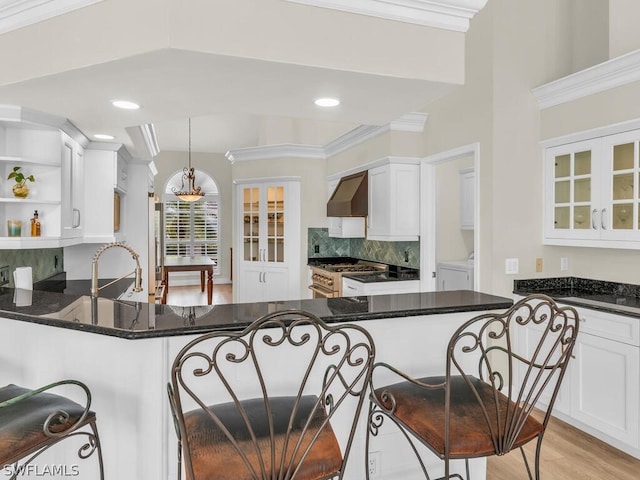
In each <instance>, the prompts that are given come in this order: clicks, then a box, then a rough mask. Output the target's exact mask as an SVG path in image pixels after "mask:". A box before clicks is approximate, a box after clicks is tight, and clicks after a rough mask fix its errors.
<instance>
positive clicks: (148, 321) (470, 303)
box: [0, 288, 513, 339]
mask: <svg viewBox="0 0 640 480" xmlns="http://www.w3.org/2000/svg"><path fill="white" fill-rule="evenodd" d="M16 294H18V295H17V296H16ZM16 300H19V301H18V304H20V305H24V306H17V305H16ZM512 304H513V301H512V300H511V299H509V298H504V297H498V296H495V295H488V294H484V293H479V292H472V291H467V290H458V291H447V292H425V293H409V294H402V295H377V296H371V297H342V298H324V299H313V300H311V299H309V300H291V301H281V302H261V303H241V304H225V305H214V306H210V305H199V306H193V307H178V306H171V305H159V304H148V303H141V302H129V301H120V300H110V299H108V298H104V297H100V298H91V297H90V296H88V295H77V294H69V293H59V292H48V291H40V290H33V291H25V290H14V289H12V288H0V317H4V319H13V320H21V321H26V322H32V323H39V324H43V325H51V326H55V327H62V328H69V329H74V330H80V331H85V332H91V333H97V334H102V335H110V336H115V337H120V338H126V339H143V338H154V337H168V336H177V335H191V334H199V333H204V332H209V331H213V330H238V329H241V328H243V327H245V326H247V325H248V324H249V323H251V322H252V321H254V320H255V319H257V318H259V317H260V316H262V315H265V314H267V313H269V312H273V311H277V310H287V309H302V310H306V311H309V312H311V313H314V314H315V315H317V316H319V317H320V318H322V319H323V320H324V321H326V322H327V323H334V322H358V321H363V320H375V319H383V318H394V317H407V316H417V315H434V314H444V313H456V312H476V311H484V310H494V309H505V308H508V307H510V306H511V305H512ZM0 321H6V320H3V319H2V318H0Z"/></svg>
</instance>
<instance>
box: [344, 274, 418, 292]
mask: <svg viewBox="0 0 640 480" xmlns="http://www.w3.org/2000/svg"><path fill="white" fill-rule="evenodd" d="M419 291H420V280H394V281H389V282H360V281H358V280H354V279H353V278H344V277H343V278H342V296H343V297H359V296H368V295H394V294H399V293H418V292H419Z"/></svg>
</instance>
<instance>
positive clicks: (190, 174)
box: [171, 118, 204, 202]
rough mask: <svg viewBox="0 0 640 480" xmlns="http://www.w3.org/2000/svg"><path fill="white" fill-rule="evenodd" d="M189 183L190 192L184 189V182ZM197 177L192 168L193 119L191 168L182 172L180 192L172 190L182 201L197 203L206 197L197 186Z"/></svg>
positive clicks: (186, 168)
mask: <svg viewBox="0 0 640 480" xmlns="http://www.w3.org/2000/svg"><path fill="white" fill-rule="evenodd" d="M185 180H186V181H187V185H188V190H185V188H184V182H185ZM195 182H196V175H195V169H194V168H193V167H192V166H191V118H189V167H185V168H184V169H183V170H182V185H181V186H180V190H178V189H176V188H175V187H173V188H172V189H171V190H172V191H173V193H174V194H175V195H176V196H177V197H178V198H179V199H180V200H182V201H185V202H197V201H198V200H200V199H201V198H202V197H203V196H204V192H202V191H201V190H200V187H196V186H195Z"/></svg>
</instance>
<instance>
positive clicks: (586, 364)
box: [521, 307, 640, 458]
mask: <svg viewBox="0 0 640 480" xmlns="http://www.w3.org/2000/svg"><path fill="white" fill-rule="evenodd" d="M574 308H576V307H574ZM576 310H577V311H578V315H579V317H580V331H579V333H578V338H577V341H576V345H575V347H574V349H573V358H572V359H571V361H570V362H569V368H568V370H567V373H566V374H565V378H564V380H563V383H562V385H561V388H560V392H559V395H558V398H557V400H556V403H555V405H554V410H553V414H554V415H556V416H558V417H559V418H561V419H562V420H564V421H566V422H568V423H570V424H572V425H574V426H576V427H578V428H580V429H582V430H584V431H586V432H587V433H589V434H591V435H594V436H595V437H597V438H600V439H601V440H603V441H605V442H607V443H610V444H612V445H613V446H615V447H616V448H619V449H621V450H623V451H625V452H627V453H629V454H631V455H634V456H635V457H637V458H640V418H639V411H640V335H639V331H640V322H639V321H638V319H637V318H634V317H627V316H624V315H614V314H611V313H605V312H600V311H596V310H591V309H587V308H581V307H580V308H576ZM540 335H541V330H540V329H539V328H536V327H530V328H528V329H527V331H526V333H525V335H524V336H525V337H526V338H523V339H522V342H524V343H521V346H523V348H525V349H526V350H528V351H531V349H532V348H533V347H534V346H535V345H536V342H537V340H539V338H540ZM548 401H549V398H548V397H547V398H542V399H541V402H542V403H547V402H548Z"/></svg>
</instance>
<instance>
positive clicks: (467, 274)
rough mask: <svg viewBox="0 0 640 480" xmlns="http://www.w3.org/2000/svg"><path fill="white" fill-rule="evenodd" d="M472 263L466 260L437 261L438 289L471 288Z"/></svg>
mask: <svg viewBox="0 0 640 480" xmlns="http://www.w3.org/2000/svg"><path fill="white" fill-rule="evenodd" d="M473 273H474V272H473V264H472V263H470V262H469V261H467V260H463V261H458V262H438V268H437V273H436V281H437V283H438V290H473Z"/></svg>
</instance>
